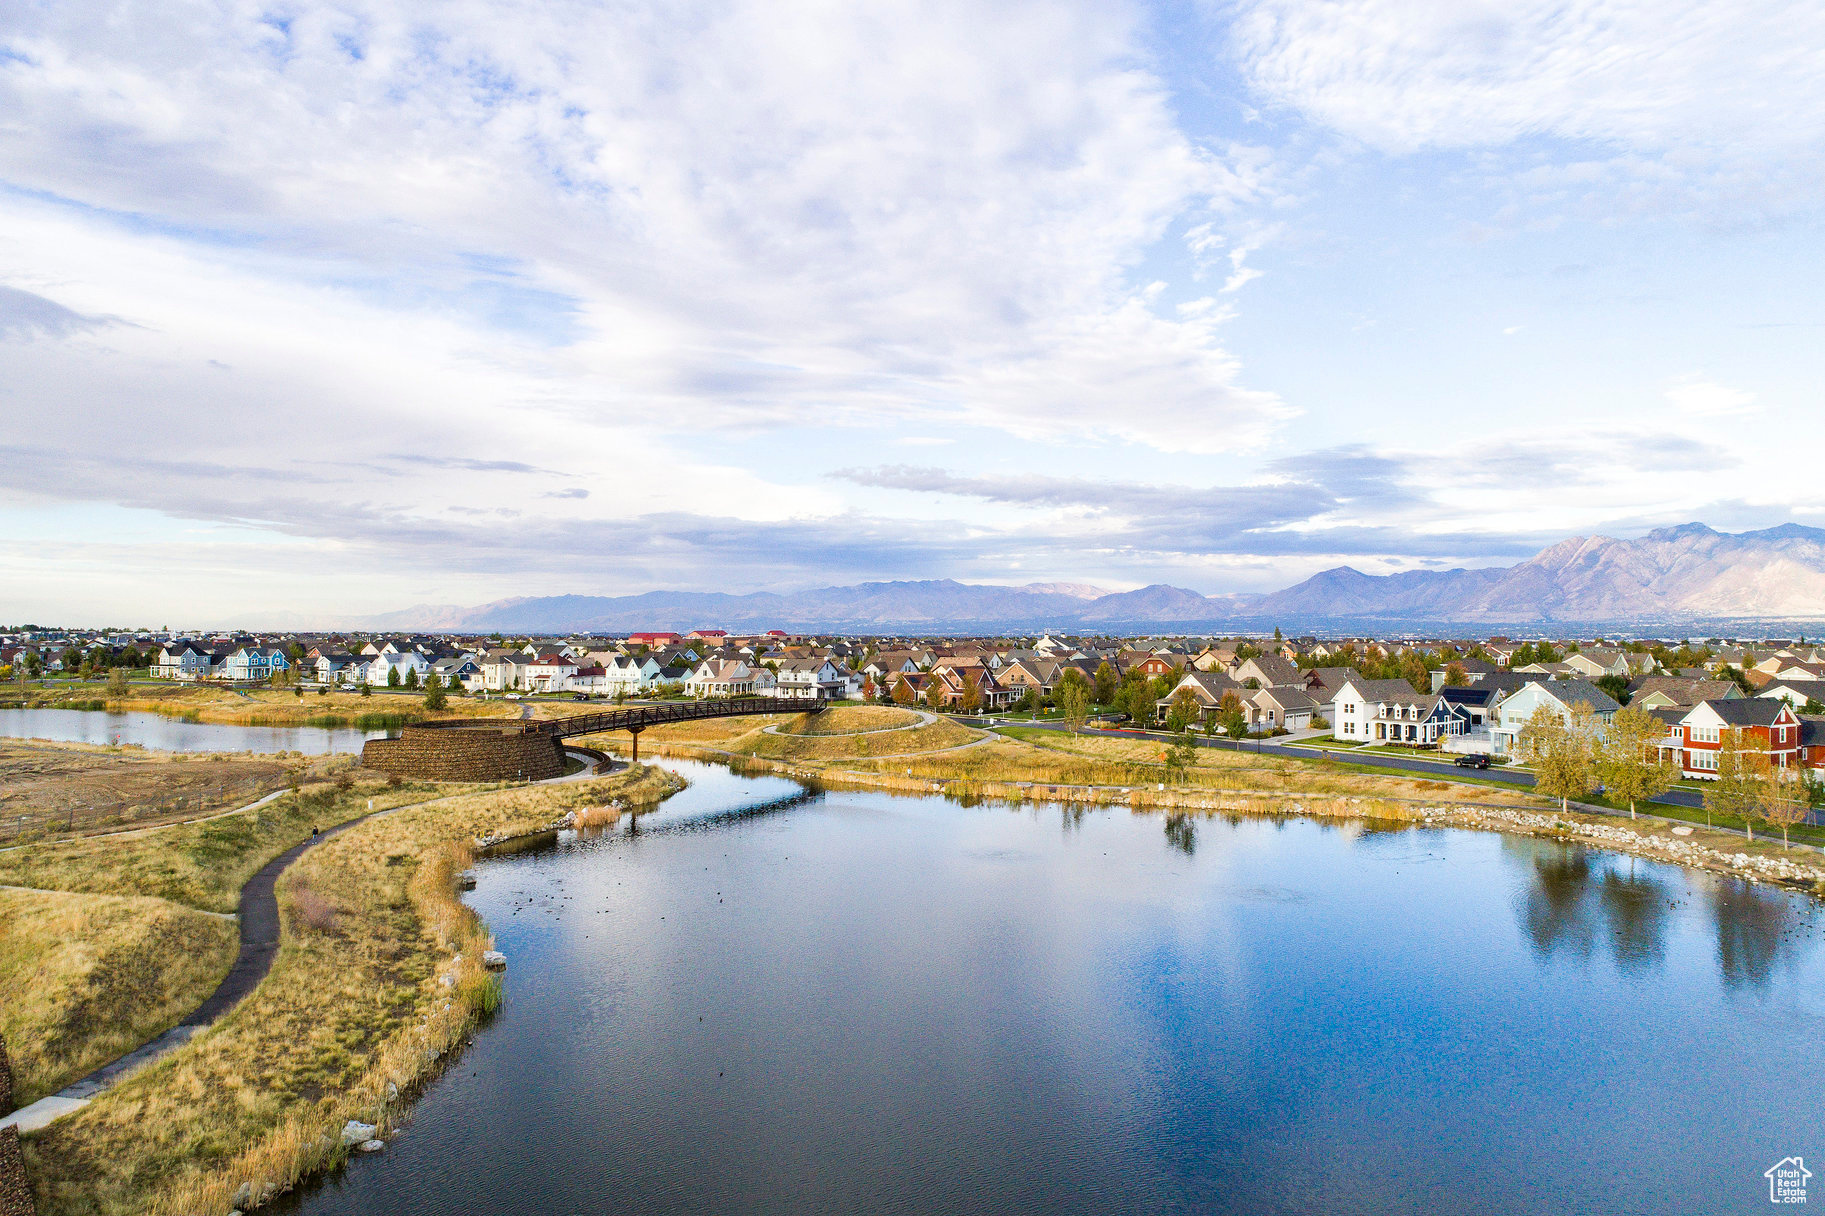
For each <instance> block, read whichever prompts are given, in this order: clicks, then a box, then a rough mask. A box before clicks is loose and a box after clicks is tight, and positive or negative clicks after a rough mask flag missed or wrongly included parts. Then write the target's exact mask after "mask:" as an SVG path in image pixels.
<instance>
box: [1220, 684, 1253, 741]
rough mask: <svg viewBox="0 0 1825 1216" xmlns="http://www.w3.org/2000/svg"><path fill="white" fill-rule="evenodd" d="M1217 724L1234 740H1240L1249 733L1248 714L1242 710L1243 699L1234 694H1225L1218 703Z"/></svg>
mask: <svg viewBox="0 0 1825 1216" xmlns="http://www.w3.org/2000/svg"><path fill="white" fill-rule="evenodd" d="M1217 723H1218V724H1219V725H1220V726H1222V727H1223V731H1224V733H1225V734H1227V735H1228V736H1229V737H1230V738H1232V739H1240V738H1241V737H1242V736H1243V735H1245V734H1247V733H1248V714H1247V712H1246V711H1244V710H1243V708H1242V698H1241V697H1238V696H1237V695H1236V694H1235V693H1233V692H1226V693H1224V694H1223V699H1222V700H1221V701H1219V702H1217Z"/></svg>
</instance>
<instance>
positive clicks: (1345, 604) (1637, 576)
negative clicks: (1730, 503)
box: [1249, 524, 1825, 623]
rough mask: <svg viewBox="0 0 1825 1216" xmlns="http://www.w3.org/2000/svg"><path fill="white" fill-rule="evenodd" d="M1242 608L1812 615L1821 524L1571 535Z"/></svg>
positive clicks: (1331, 582) (1622, 617)
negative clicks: (1527, 552)
mask: <svg viewBox="0 0 1825 1216" xmlns="http://www.w3.org/2000/svg"><path fill="white" fill-rule="evenodd" d="M1249 612H1250V614H1251V615H1262V616H1273V617H1279V616H1284V617H1288V618H1294V617H1314V616H1317V617H1326V616H1336V617H1343V616H1360V617H1382V618H1388V617H1400V618H1404V619H1408V620H1414V619H1433V620H1450V621H1490V622H1501V623H1524V622H1536V621H1580V622H1583V621H1616V622H1624V621H1639V620H1662V621H1676V620H1732V619H1736V620H1810V619H1815V618H1819V617H1825V530H1821V529H1818V528H1807V527H1803V526H1801V525H1799V524H1784V525H1782V526H1781V527H1778V528H1766V529H1763V530H1762V531H1759V532H1739V533H1734V534H1732V533H1728V532H1717V531H1714V530H1713V529H1711V528H1707V527H1706V526H1705V525H1703V524H1682V525H1681V526H1679V527H1677V528H1661V529H1659V530H1657V531H1654V532H1650V533H1648V534H1647V535H1646V536H1644V537H1641V538H1640V539H1639V540H1615V539H1613V538H1611V537H1608V536H1584V537H1573V538H1572V539H1570V540H1564V541H1560V542H1559V543H1558V544H1556V545H1553V546H1552V547H1551V548H1549V549H1545V550H1543V551H1542V552H1540V553H1538V554H1535V555H1534V556H1533V557H1532V558H1530V559H1528V560H1527V561H1524V562H1522V563H1521V564H1520V565H1518V566H1509V567H1507V568H1505V569H1484V570H1442V571H1417V570H1416V571H1409V572H1406V573H1402V574H1391V575H1384V576H1375V575H1367V574H1363V573H1361V572H1359V571H1356V570H1353V569H1351V568H1350V567H1348V566H1341V567H1338V568H1337V569H1335V570H1327V571H1325V572H1324V573H1322V574H1316V575H1313V576H1312V577H1311V578H1309V579H1307V580H1306V581H1305V582H1303V583H1300V584H1299V585H1297V586H1295V587H1289V588H1287V589H1286V590H1285V591H1278V592H1275V593H1273V594H1272V595H1264V596H1260V597H1258V598H1256V599H1255V600H1254V601H1253V603H1252V605H1251V607H1250V608H1249Z"/></svg>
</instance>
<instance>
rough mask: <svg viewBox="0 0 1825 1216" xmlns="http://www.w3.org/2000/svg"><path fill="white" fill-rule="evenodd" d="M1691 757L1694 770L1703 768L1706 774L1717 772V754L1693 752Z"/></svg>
mask: <svg viewBox="0 0 1825 1216" xmlns="http://www.w3.org/2000/svg"><path fill="white" fill-rule="evenodd" d="M1690 756H1691V761H1692V767H1693V768H1701V769H1704V770H1705V771H1706V772H1716V771H1717V753H1716V752H1692V753H1690Z"/></svg>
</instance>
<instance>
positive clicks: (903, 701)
mask: <svg viewBox="0 0 1825 1216" xmlns="http://www.w3.org/2000/svg"><path fill="white" fill-rule="evenodd" d="M918 699H919V695H918V694H917V693H915V692H914V691H913V686H912V681H911V680H905V679H902V680H896V681H895V682H894V686H893V700H894V704H895V705H901V706H906V705H911V704H913V702H915V701H917V700H918Z"/></svg>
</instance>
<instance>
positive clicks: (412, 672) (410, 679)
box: [406, 667, 418, 688]
mask: <svg viewBox="0 0 1825 1216" xmlns="http://www.w3.org/2000/svg"><path fill="white" fill-rule="evenodd" d="M406 687H407V688H417V687H418V668H416V667H408V668H406Z"/></svg>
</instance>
